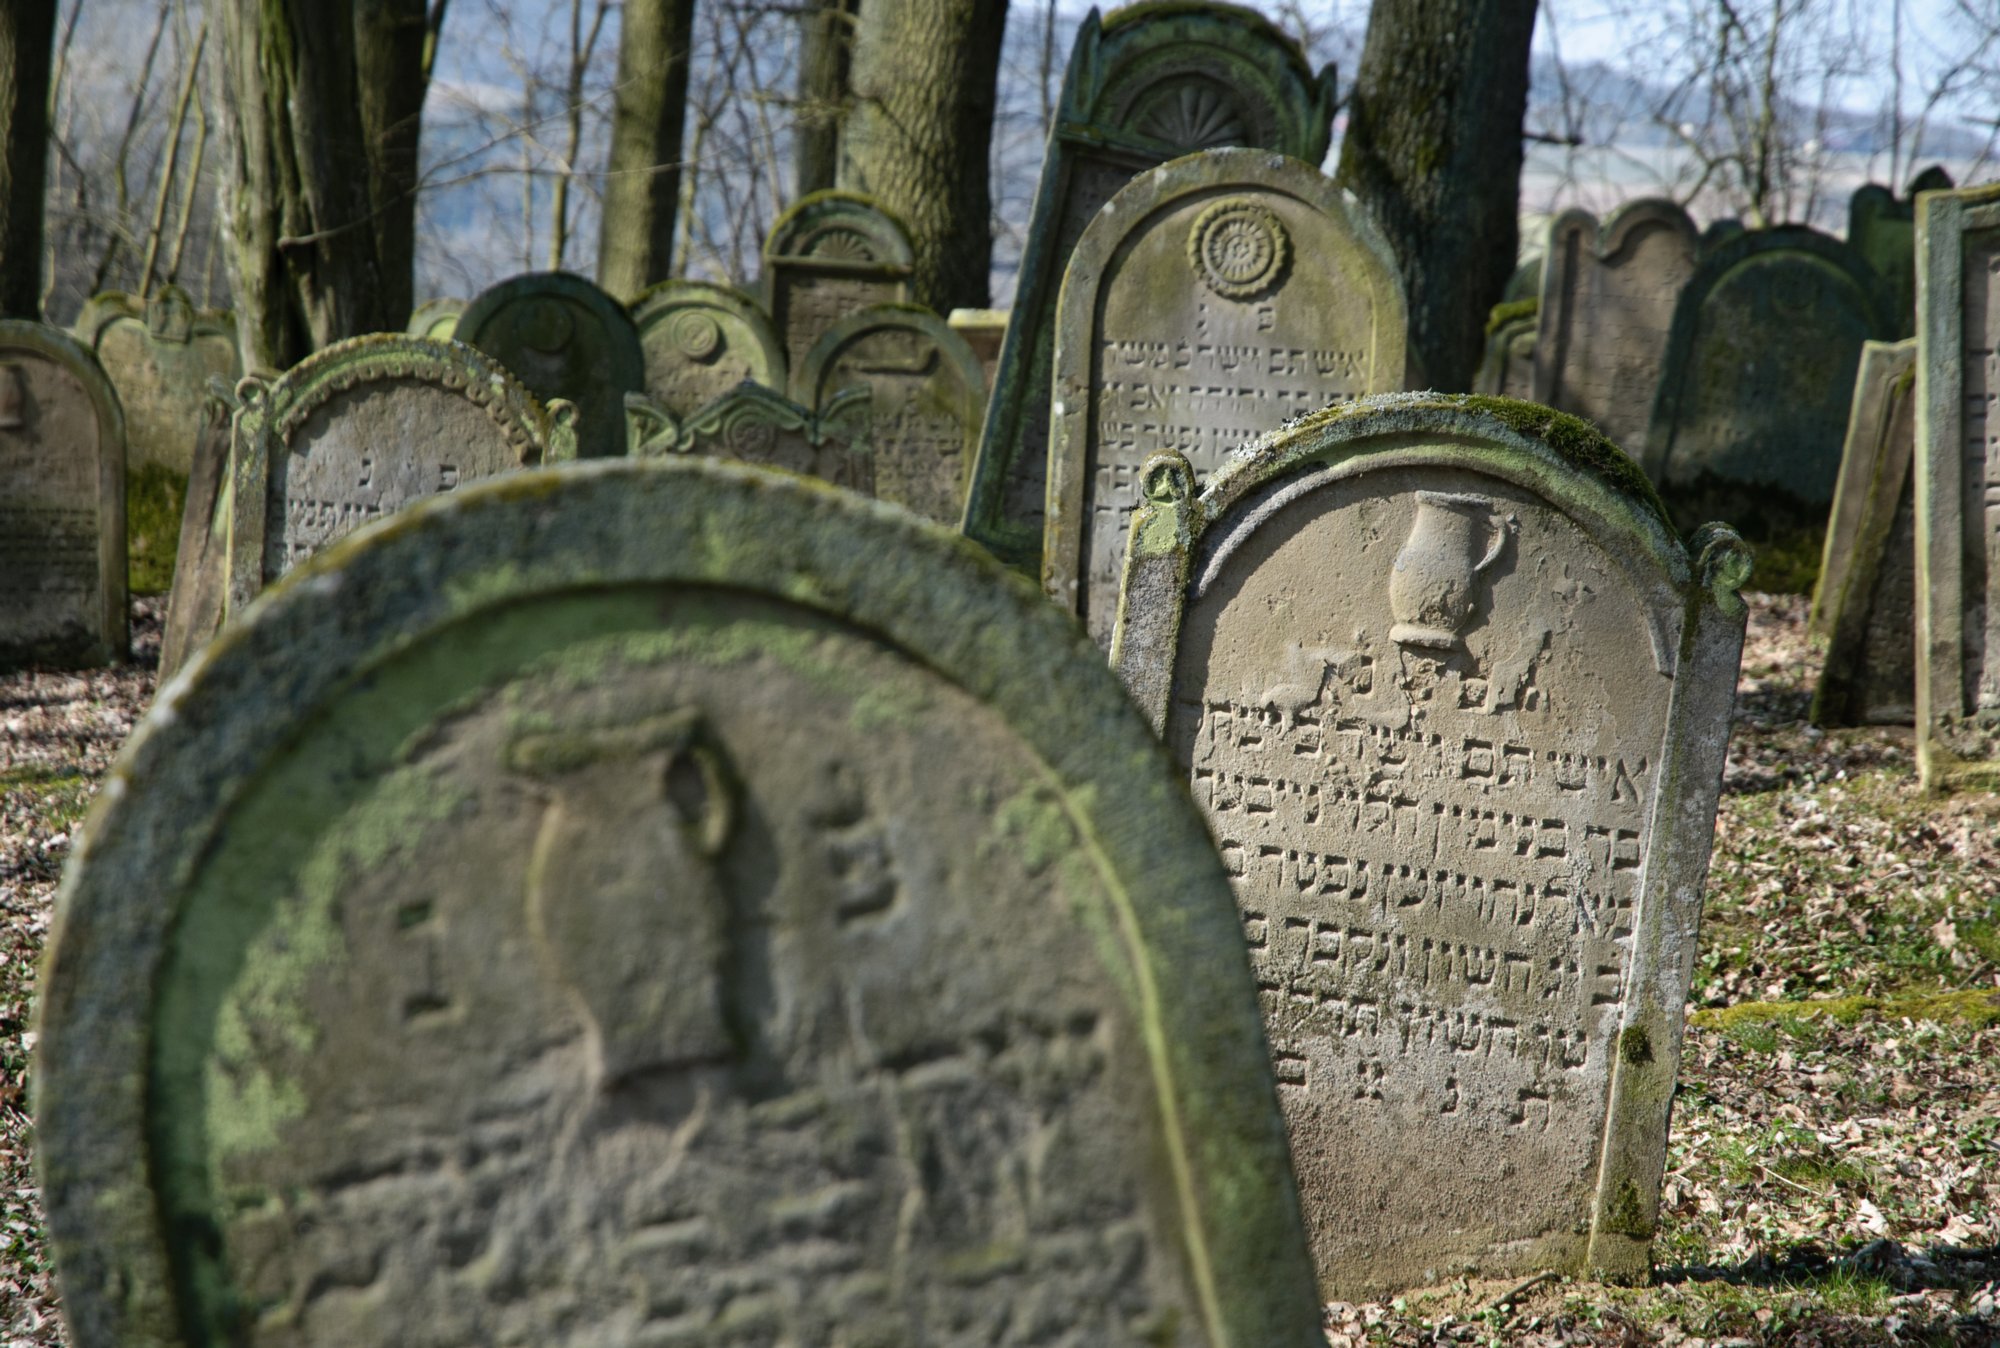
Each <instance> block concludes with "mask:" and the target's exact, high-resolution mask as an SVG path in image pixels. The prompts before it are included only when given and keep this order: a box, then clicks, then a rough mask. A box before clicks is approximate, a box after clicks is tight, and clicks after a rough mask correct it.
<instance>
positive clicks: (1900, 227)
mask: <svg viewBox="0 0 2000 1348" xmlns="http://www.w3.org/2000/svg"><path fill="white" fill-rule="evenodd" d="M1949 190H1951V175H1950V174H1949V173H1947V172H1945V171H1944V169H1943V168H1941V167H1939V166H1938V165H1936V164H1933V165H1932V166H1931V167H1929V168H1927V169H1925V170H1924V171H1923V172H1922V173H1919V174H1918V175H1917V176H1916V177H1914V178H1912V179H1911V180H1910V185H1909V189H1908V192H1907V193H1906V194H1905V195H1904V196H1903V197H1902V198H1900V199H1898V198H1897V196H1896V194H1895V193H1894V192H1892V191H1890V190H1889V189H1888V188H1886V187H1884V186H1882V185H1881V184H1880V183H1866V184H1863V185H1862V186H1860V187H1857V188H1855V189H1854V195H1853V196H1851V197H1849V198H1848V201H1847V243H1848V246H1849V247H1851V248H1853V249H1854V251H1855V252H1857V253H1859V254H1861V256H1862V257H1863V258H1865V259H1867V261H1868V265H1869V266H1871V267H1873V268H1874V269H1875V274H1876V275H1877V276H1880V277H1881V278H1882V281H1883V283H1884V284H1885V285H1886V286H1887V287H1888V289H1889V294H1890V296H1891V304H1892V305H1893V307H1894V314H1895V320H1896V332H1895V335H1896V336H1897V337H1905V336H1908V335H1909V334H1910V333H1911V332H1913V331H1914V330H1915V323H1916V303H1917V193H1919V192H1940V191H1949Z"/></svg>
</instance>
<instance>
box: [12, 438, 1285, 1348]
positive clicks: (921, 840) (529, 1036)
mask: <svg viewBox="0 0 2000 1348" xmlns="http://www.w3.org/2000/svg"><path fill="white" fill-rule="evenodd" d="M1051 687H1056V688H1060V689H1061V690H1062V693H1063V695H1062V696H1061V697H1060V698H1052V697H1050V696H1049V694H1048V689H1050V688H1051ZM329 765H337V768H336V769H334V770H330V767H329ZM117 773H118V780H119V781H120V782H121V783H122V784H123V790H122V791H121V792H119V793H117V794H116V795H115V796H114V795H112V794H110V793H107V794H106V795H105V796H104V797H102V798H101V802H102V808H100V810H99V811H98V812H97V813H96V814H95V815H94V816H93V818H92V821H91V824H90V828H89V838H88V841H87V842H86V843H84V844H82V845H81V846H80V847H79V848H78V849H77V851H76V852H75V853H73V854H72V859H71V863H70V868H69V871H68V873H67V875H66V876H65V880H64V888H63V891H62V895H61V898H60V900H59V902H58V905H57V913H58V916H57V918H56V923H55V930H54V931H53V932H52V934H51V938H50V942H49V950H50V958H49V962H48V964H47V966H46V969H45V977H44V981H43V984H42V988H41V996H40V998H39V1007H40V1017H41V1018H40V1023H39V1029H40V1043H39V1047H38V1050H37V1053H38V1057H37V1060H36V1063H35V1076H36V1081H37V1087H38V1090H37V1102H36V1106H37V1114H36V1122H37V1127H38V1138H39V1142H38V1147H39V1160H40V1162H41V1167H42V1170H41V1174H42V1199H43V1202H44V1204H45V1206H46V1210H47V1213H48V1224H49V1230H50V1235H51V1243H52V1245H53V1249H54V1254H55V1260H56V1265H57V1270H58V1273H59V1276H60V1279H61V1285H62V1291H63V1312H64V1316H65V1318H66V1319H67V1321H68V1324H69V1327H70V1332H71V1342H72V1343H73V1344H74V1345H75V1348H112V1346H113V1345H116V1346H117V1348H130V1345H134V1344H142V1343H144V1344H166V1343H183V1342H185V1343H196V1342H215V1341H220V1340H223V1339H227V1340H229V1341H232V1342H238V1343H246V1344H279V1343H282V1344H286V1345H294V1346H297V1348H305V1346H308V1345H338V1348H378V1346H386V1345H407V1344H415V1343H425V1344H438V1345H474V1344H491V1343H540V1344H549V1343H559V1342H560V1343H577V1344H582V1343H590V1344H606V1345H623V1344H631V1345H638V1344H651V1343H661V1342H667V1341H672V1340H683V1341H690V1342H700V1343H722V1342H730V1343H762V1344H775V1343H786V1344H796V1345H801V1348H807V1346H812V1348H831V1345H837V1344H898V1343H950V1344H962V1343H972V1342H978V1343H990V1344H997V1345H1010V1344H1019V1345H1027V1344H1046V1343H1058V1342H1060V1343H1078V1344H1138V1343H1166V1342H1172V1343H1176V1344H1182V1345H1190V1346H1192V1345H1200V1344H1212V1345H1221V1344H1225V1343H1226V1344H1236V1345H1246V1346H1247V1345H1258V1348H1264V1346H1265V1345H1276V1346H1279V1348H1310V1346H1311V1345H1314V1344H1319V1343H1322V1342H1323V1338H1322V1336H1321V1334H1320V1331H1319V1307H1318V1304H1317V1298H1316V1297H1315V1295H1314V1289H1313V1285H1312V1274H1311V1264H1310V1260H1309V1258H1308V1256H1307V1252H1306V1247H1305V1241H1304V1236H1303V1232H1302V1230H1301V1228H1300V1224H1299V1209H1298V1202H1297V1195H1296V1193H1295V1192H1294V1189H1293V1185H1292V1180H1291V1175H1290V1171H1289V1169H1288V1167H1287V1165H1286V1158H1285V1142H1284V1130H1283V1124H1282V1121H1281V1118H1280V1115H1279V1113H1278V1107H1277V1103H1276V1100H1275V1098H1274V1088H1273V1084H1272V1080H1271V1075H1270V1070H1269V1067H1268V1064H1267V1062H1266V1060H1265V1055H1264V1052H1263V1041H1262V1036H1261V1034H1260V1030H1259V1023H1258V1014H1257V1007H1256V999H1255V993H1254V989H1253V986H1252V983H1251V979H1250V970H1249V968H1248V966H1247V964H1246V963H1245V961H1244V959H1243V944H1242V934H1241V930H1240V927H1239V924H1238V922H1237V920H1236V915H1235V911H1234V907H1233V905H1232V903H1231V901H1230V895H1229V888H1228V883H1227V880H1226V878H1225V877H1224V875H1223V872H1222V868H1221V865H1220V863H1219V862H1218V860H1217V859H1216V856H1215V853H1214V850H1213V848H1212V847H1211V846H1210V844H1209V842H1208V839H1207V835H1206V833H1205V832H1204V830H1203V828H1202V825H1201V821H1200V818H1199V816H1198V815H1197V813H1196V811H1195V810H1194V808H1193V806H1192V804H1191V803H1190V802H1189V801H1188V799H1187V796H1186V793H1185V791H1184V790H1183V789H1182V788H1181V786H1180V785H1179V783H1177V782H1175V781H1174V780H1173V777H1172V774H1171V773H1170V772H1169V771H1168V770H1167V769H1166V766H1165V764H1164V763H1162V762H1161V760H1160V758H1159V756H1158V749H1157V746H1156V745H1155V744H1153V743H1152V741H1151V737H1150V736H1149V735H1148V733H1147V730H1146V727H1145V724H1144V722H1143V721H1142V720H1141V718H1140V717H1139V716H1138V714H1137V713H1136V712H1135V711H1134V710H1133V708H1132V706H1131V704H1130V703H1129V701H1128V700H1127V699H1126V698H1125V696H1124V693H1123V691H1122V690H1121V689H1120V688H1119V687H1118V686H1117V683H1116V680H1115V679H1114V678H1113V677H1112V675H1111V673H1110V671H1109V670H1108V669H1107V668H1106V667H1105V665H1104V664H1103V662H1102V660H1101V659H1099V658H1097V655H1096V652H1094V651H1091V650H1090V649H1089V648H1087V647H1084V646H1082V645H1081V644H1080V643H1079V642H1077V640H1076V639H1075V635H1074V629H1073V626H1072V625H1071V624H1070V623H1069V622H1068V621H1067V620H1066V619H1064V618H1063V617H1062V615H1060V614H1058V613H1055V612H1054V611H1052V610H1051V609H1050V608H1049V607H1048V606H1047V605H1046V604H1045V603H1044V602H1043V601H1042V600H1041V598H1040V597H1039V596H1038V595H1036V594H1034V593H1033V592H1032V591H1031V590H1030V588H1029V587H1027V586H1026V585H1023V584H1021V583H1020V582H1019V581H1018V580H1017V579H1015V578H1013V577H1010V576H1007V575H1006V574H1004V573H1003V572H1002V571H1001V569H1000V568H999V567H997V566H995V565H994V564H993V563H992V562H990V560H988V559H985V558H983V557H980V556H977V555H976V554H975V553H974V551H973V550H972V549H970V548H968V547H967V546H965V545H964V544H963V543H961V542H960V541H958V540H956V539H955V538H953V537H951V536H949V535H948V534H946V533H944V532H943V531H941V530H937V529H933V528H930V527H927V526H923V525H920V524H918V523H916V522H914V521H912V520H910V519H908V518H907V517H904V516H902V515H900V514H899V513H894V512H886V511H881V510H878V509H875V508H873V507H871V506H869V505H867V504H866V503H862V502H858V501H855V500H853V499H852V498H849V497H846V496H844V495H841V494H838V493H832V492H826V491H823V490H818V489H815V488H812V487H810V486H808V485H805V484H801V483H796V482H793V481H790V480H786V479H781V478H778V477H776V476H775V475H771V474H765V473H759V472H756V471H754V470H749V469H744V468H740V467H736V466H733V465H718V464H713V463H705V462H697V461H693V460H676V461H674V462H671V463H665V464H661V463H605V464H595V465H580V466H577V467H574V468H571V469H566V470H563V471H560V472H547V473H534V474H523V475H519V476H515V477H512V478H509V479H505V480H499V481H493V482H489V483H485V484H481V485H479V486H476V487H471V488H468V489H467V490H466V491H465V492H464V493H463V494H461V495H459V496H455V497H450V498H446V499H442V500H436V501H432V502H427V503H425V504H424V505H422V506H419V507H417V508H416V509H415V510H413V511H411V512H410V513H409V514H408V515H406V516H405V517H404V519H403V521H402V524H401V527H398V528H394V529H378V530H374V531H372V532H371V533H370V534H368V535H367V536H365V537H360V538H356V539H355V540H353V541H352V543H351V544H350V545H348V546H347V547H345V548H343V549H342V550H340V551H339V552H338V553H336V554H329V555H327V556H324V557H322V558H319V559H316V560H315V562H313V563H312V564H310V565H309V567H308V568H307V570H306V571H305V572H304V573H302V574H301V575H300V576H299V577H297V578H295V579H294V580H293V581H291V582H289V583H287V584H284V585H281V586H279V587H277V588H276V589H274V591H273V592H272V593H271V594H270V595H269V596H268V598H267V600H266V602H265V603H264V604H262V605H260V606H259V607H258V609H257V610H256V611H255V612H254V613H252V614H251V615H249V616H248V617H247V618H246V619H245V621H244V622H243V623H241V624H239V625H237V626H234V627H232V628H230V629H229V630H228V631H226V632H225V633H224V634H223V635H222V636H220V637H219V638H218V639H217V641H216V642H215V644H214V645H213V646H212V647H211V648H210V650H209V652H208V653H207V655H206V656H205V658H204V659H203V660H202V661H201V662H199V663H198V664H197V665H195V666H194V667H193V668H192V669H191V670H190V672H189V674H188V675H187V676H186V677H185V678H183V679H182V680H181V681H180V682H179V683H177V684H175V685H173V686H171V687H169V688H168V689H167V690H166V691H165V692H164V693H163V695H162V700H161V702H160V703H159V704H157V705H156V706H155V708H154V711H153V713H152V715H151V716H149V717H148V719H147V720H146V721H145V722H144V723H143V724H142V725H141V726H140V728H139V729H138V731H137V732H136V733H135V734H134V735H133V737H132V738H131V739H130V740H129V741H128V743H127V745H126V747H125V751H124V754H123V756H122V757H121V759H120V761H119V765H118V768H117Z"/></svg>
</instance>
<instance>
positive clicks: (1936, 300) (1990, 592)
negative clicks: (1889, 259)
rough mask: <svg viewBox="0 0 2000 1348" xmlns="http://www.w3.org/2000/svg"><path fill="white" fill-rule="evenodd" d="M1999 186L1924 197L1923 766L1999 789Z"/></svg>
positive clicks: (1951, 779) (1919, 456) (1928, 775)
mask: <svg viewBox="0 0 2000 1348" xmlns="http://www.w3.org/2000/svg"><path fill="white" fill-rule="evenodd" d="M1996 398H2000V187H1984V188H1978V189H1975V190H1972V191H1966V192H1935V193H1933V192H1926V193H1924V194H1923V195H1922V196H1920V197H1918V198H1917V387H1916V400H1917V445H1916V469H1915V472H1916V503H1915V504H1916V523H1917V529H1916V537H1917V761H1918V764H1919V766H1920V767H1921V769H1922V772H1923V780H1924V785H1925V786H1926V787H1928V788H1930V789H1932V790H1939V789H1947V788H1950V787H1954V786H1974V785H1978V786H1986V787H2000V601H1996V598H1995V591H1996V588H2000V587H1996V582H1995V578H1996V577H2000V449H1996V448H1995V444H1994V442H1995V439H1996V437H2000V418H1996V414H1995V411H1994V401H1995V399H1996Z"/></svg>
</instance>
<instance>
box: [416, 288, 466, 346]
mask: <svg viewBox="0 0 2000 1348" xmlns="http://www.w3.org/2000/svg"><path fill="white" fill-rule="evenodd" d="M464 312H465V301H464V300H460V299H449V298H446V299H435V300H425V301H424V302H423V303H422V304H419V305H418V306H417V308H416V311H415V312H414V313H412V314H411V315H410V324H409V326H408V327H406V328H404V329H403V331H404V332H405V333H407V334H408V335H410V336H412V337H428V338H430V339H431V340H432V341H434V342H448V341H450V340H451V339H452V337H453V336H454V335H455V334H456V333H457V331H458V316H459V315H460V314H462V313H464Z"/></svg>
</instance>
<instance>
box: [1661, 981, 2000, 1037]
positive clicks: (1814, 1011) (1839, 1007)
mask: <svg viewBox="0 0 2000 1348" xmlns="http://www.w3.org/2000/svg"><path fill="white" fill-rule="evenodd" d="M1816 1020H1826V1021H1832V1022H1834V1023H1836V1024H1840V1025H1858V1024H1860V1023H1861V1022H1862V1021H1883V1020H1927V1021H1935V1022H1937V1023H1940V1024H1954V1023H1955V1024H1960V1025H1966V1026H1970V1027H1971V1028H1973V1029H1976V1030H1978V1029H1984V1028H1986V1027H1987V1026H1988V1025H2000V992H1995V991H1994V990H1993V989H1991V988H1973V989H1971V990H1970V991H1966V992H1930V993H1924V992H1911V993H1901V994H1898V995H1895V996H1889V997H1827V998H1813V999H1809V1000H1806V1001H1798V1002H1740V1003H1738V1004H1737V1005H1735V1006H1714V1007H1709V1008H1707V1009H1705V1010H1701V1011H1697V1012H1695V1013H1694V1014H1693V1015H1691V1016H1689V1017H1688V1023H1689V1024H1691V1025H1698V1026H1700V1027H1702V1028H1703V1029H1712V1030H1720V1031H1722V1032H1723V1033H1724V1034H1727V1035H1729V1036H1730V1037H1731V1038H1732V1039H1734V1040H1736V1042H1738V1043H1739V1044H1742V1045H1743V1046H1744V1047H1745V1048H1760V1047H1762V1048H1763V1051H1766V1052H1768V1051H1770V1050H1771V1049H1773V1048H1776V1047H1777V1041H1778V1037H1779V1035H1780V1034H1786V1035H1789V1036H1790V1037H1791V1038H1794V1039H1807V1040H1809V1039H1812V1038H1814V1037H1815V1036H1813V1035H1812V1033H1811V1030H1810V1029H1809V1027H1810V1026H1811V1024H1812V1023H1813V1022H1814V1021H1816ZM1760 1039H1761V1040H1763V1043H1762V1044H1760V1043H1759V1042H1758V1041H1759V1040H1760Z"/></svg>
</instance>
